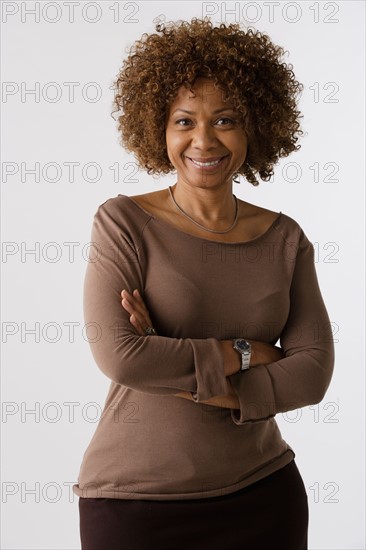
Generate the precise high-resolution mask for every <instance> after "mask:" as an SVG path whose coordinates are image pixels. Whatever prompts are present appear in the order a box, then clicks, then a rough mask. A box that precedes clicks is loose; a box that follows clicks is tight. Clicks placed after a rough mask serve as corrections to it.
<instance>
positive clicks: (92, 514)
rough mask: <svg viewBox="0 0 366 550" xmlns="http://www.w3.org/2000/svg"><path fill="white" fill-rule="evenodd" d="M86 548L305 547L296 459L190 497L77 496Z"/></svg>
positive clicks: (304, 506) (304, 507)
mask: <svg viewBox="0 0 366 550" xmlns="http://www.w3.org/2000/svg"><path fill="white" fill-rule="evenodd" d="M79 513H80V538H81V545H82V550H153V549H159V550H172V548H174V550H183V549H184V550H196V549H197V550H206V549H207V550H223V549H224V550H267V549H268V550H273V548H280V549H281V550H307V548H308V522H309V509H308V498H307V493H306V490H305V486H304V482H303V480H302V477H301V475H300V472H299V470H298V468H297V466H296V464H295V460H293V461H292V462H290V463H289V464H288V465H287V466H285V467H283V468H281V469H279V470H277V471H276V472H274V473H273V474H270V475H269V476H267V477H265V478H263V479H261V480H259V481H256V482H255V483H252V484H251V485H249V486H248V487H244V489H240V490H239V491H236V492H234V493H230V494H228V495H223V496H219V497H209V498H202V499H190V500H127V499H113V498H82V497H79Z"/></svg>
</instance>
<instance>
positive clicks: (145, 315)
mask: <svg viewBox="0 0 366 550" xmlns="http://www.w3.org/2000/svg"><path fill="white" fill-rule="evenodd" d="M136 291H137V289H136ZM136 291H134V293H135V294H134V295H131V294H130V293H129V292H127V291H125V290H123V291H122V292H121V294H122V296H123V297H124V298H123V299H126V300H127V302H128V303H129V304H131V306H132V307H133V308H134V309H133V312H131V313H135V314H136V317H137V318H138V320H139V321H140V322H141V323H142V324H144V323H146V326H147V325H151V324H152V323H151V319H150V315H149V312H148V310H147V308H146V306H145V304H144V303H143V301H142V298H141V297H139V298H137V297H136ZM137 292H138V291H137Z"/></svg>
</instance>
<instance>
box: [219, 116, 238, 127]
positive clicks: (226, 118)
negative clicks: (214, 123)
mask: <svg viewBox="0 0 366 550" xmlns="http://www.w3.org/2000/svg"><path fill="white" fill-rule="evenodd" d="M219 120H228V121H229V124H230V123H231V124H234V123H235V120H233V119H232V118H228V117H225V116H224V117H221V118H219ZM219 126H223V125H222V124H219ZM224 126H227V125H226V124H224Z"/></svg>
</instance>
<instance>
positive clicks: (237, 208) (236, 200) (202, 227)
mask: <svg viewBox="0 0 366 550" xmlns="http://www.w3.org/2000/svg"><path fill="white" fill-rule="evenodd" d="M169 193H170V196H171V198H172V201H173V202H174V204H175V206H176V207H177V208H178V210H179V211H180V212H181V213H182V214H183V215H184V216H186V217H187V218H189V219H190V220H191V221H192V222H193V223H195V224H196V225H198V227H200V228H201V229H204V230H205V231H209V232H210V233H228V232H229V231H230V230H231V229H232V228H233V227H234V225H235V224H236V222H237V221H238V214H239V205H238V199H237V198H236V196H235V195H233V197H234V199H235V218H234V222H233V223H232V224H231V225H230V227H229V228H228V229H225V230H224V231H217V230H216V229H208V227H204V226H203V225H201V224H200V223H198V222H196V220H194V219H193V218H191V216H188V214H187V213H186V212H184V210H182V208H181V207H180V206H179V204H177V203H176V200H175V198H174V197H173V193H172V189H171V187H170V185H169Z"/></svg>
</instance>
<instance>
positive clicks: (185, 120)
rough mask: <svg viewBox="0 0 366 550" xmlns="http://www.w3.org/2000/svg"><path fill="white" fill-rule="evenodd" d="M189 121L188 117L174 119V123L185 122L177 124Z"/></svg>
mask: <svg viewBox="0 0 366 550" xmlns="http://www.w3.org/2000/svg"><path fill="white" fill-rule="evenodd" d="M187 120H188V122H189V119H188V118H180V119H179V120H176V121H175V124H178V125H179V126H185V124H179V123H180V122H187Z"/></svg>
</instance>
